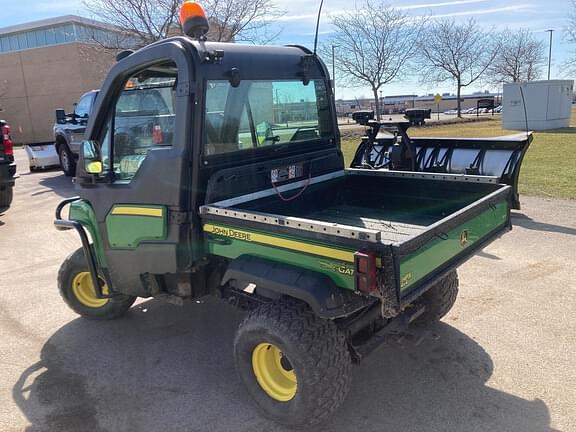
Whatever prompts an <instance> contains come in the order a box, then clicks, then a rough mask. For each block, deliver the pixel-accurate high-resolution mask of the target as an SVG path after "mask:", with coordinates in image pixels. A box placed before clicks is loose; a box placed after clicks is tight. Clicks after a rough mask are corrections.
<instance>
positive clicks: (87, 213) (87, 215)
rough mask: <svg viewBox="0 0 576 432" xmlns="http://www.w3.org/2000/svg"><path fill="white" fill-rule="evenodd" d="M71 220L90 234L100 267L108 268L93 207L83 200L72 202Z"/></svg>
mask: <svg viewBox="0 0 576 432" xmlns="http://www.w3.org/2000/svg"><path fill="white" fill-rule="evenodd" d="M69 219H70V220H71V221H76V222H79V223H80V224H81V225H82V226H83V227H84V228H85V229H86V230H87V231H88V232H89V233H90V237H91V239H92V245H93V247H94V252H95V254H96V260H97V262H98V266H99V267H101V268H107V267H108V266H107V264H106V257H105V256H104V247H103V246H104V244H103V242H102V238H101V237H100V231H99V230H98V224H97V222H96V213H94V209H93V208H92V205H90V203H89V202H88V201H85V200H83V199H77V200H75V201H72V202H71V203H70V214H69Z"/></svg>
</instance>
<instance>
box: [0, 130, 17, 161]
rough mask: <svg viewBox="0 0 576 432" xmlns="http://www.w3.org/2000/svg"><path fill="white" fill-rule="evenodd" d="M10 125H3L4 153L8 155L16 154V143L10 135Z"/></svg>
mask: <svg viewBox="0 0 576 432" xmlns="http://www.w3.org/2000/svg"><path fill="white" fill-rule="evenodd" d="M10 131H11V130H10V126H8V125H4V126H2V143H3V144H4V154H5V155H6V156H14V144H13V143H12V137H11V136H10Z"/></svg>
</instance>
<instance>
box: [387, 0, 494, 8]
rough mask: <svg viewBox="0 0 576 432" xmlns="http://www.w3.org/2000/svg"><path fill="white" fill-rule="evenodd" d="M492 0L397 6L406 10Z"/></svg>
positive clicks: (464, 0)
mask: <svg viewBox="0 0 576 432" xmlns="http://www.w3.org/2000/svg"><path fill="white" fill-rule="evenodd" d="M487 1H490V0H455V1H445V2H441V3H424V4H415V5H406V6H397V8H398V9H404V10H412V9H428V8H435V7H444V6H460V5H467V4H472V3H484V2H487Z"/></svg>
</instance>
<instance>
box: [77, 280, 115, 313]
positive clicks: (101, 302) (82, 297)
mask: <svg viewBox="0 0 576 432" xmlns="http://www.w3.org/2000/svg"><path fill="white" fill-rule="evenodd" d="M72 292H73V293H74V296H75V297H76V299H77V300H78V301H79V302H80V303H81V304H82V305H84V306H86V307H89V308H95V309H96V308H101V307H102V306H105V305H106V304H107V303H108V300H109V299H99V298H97V297H96V291H94V285H93V284H92V278H91V277H90V272H80V273H78V274H77V275H76V276H74V280H73V281H72ZM102 292H103V293H104V294H108V287H107V286H106V284H104V286H102Z"/></svg>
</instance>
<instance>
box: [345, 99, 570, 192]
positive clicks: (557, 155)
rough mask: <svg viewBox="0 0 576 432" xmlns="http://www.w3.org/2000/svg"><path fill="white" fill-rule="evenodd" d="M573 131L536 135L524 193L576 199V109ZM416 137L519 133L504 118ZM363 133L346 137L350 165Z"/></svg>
mask: <svg viewBox="0 0 576 432" xmlns="http://www.w3.org/2000/svg"><path fill="white" fill-rule="evenodd" d="M570 126H571V127H569V128H564V129H556V130H552V131H546V132H535V133H534V141H533V142H532V144H531V145H530V148H529V149H528V152H527V153H526V156H525V158H524V162H523V164H522V169H521V171H520V193H523V194H526V195H538V196H544V197H554V198H568V199H576V109H573V110H572V123H571V125H570ZM409 133H410V135H411V136H414V137H417V136H419V137H435V136H437V137H478V138H482V137H494V136H502V135H510V134H513V133H516V132H513V131H507V130H503V129H502V127H501V122H500V118H499V117H498V118H497V119H494V120H487V121H481V122H473V123H460V124H452V125H437V126H434V124H431V125H430V126H425V127H421V128H412V129H410V131H409ZM361 134H362V130H358V131H354V132H352V131H349V132H348V131H347V132H346V133H343V134H342V151H343V153H344V158H345V160H346V164H347V165H349V164H350V161H351V160H352V157H353V155H354V151H355V150H356V147H357V146H358V143H359V142H360V136H361Z"/></svg>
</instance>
